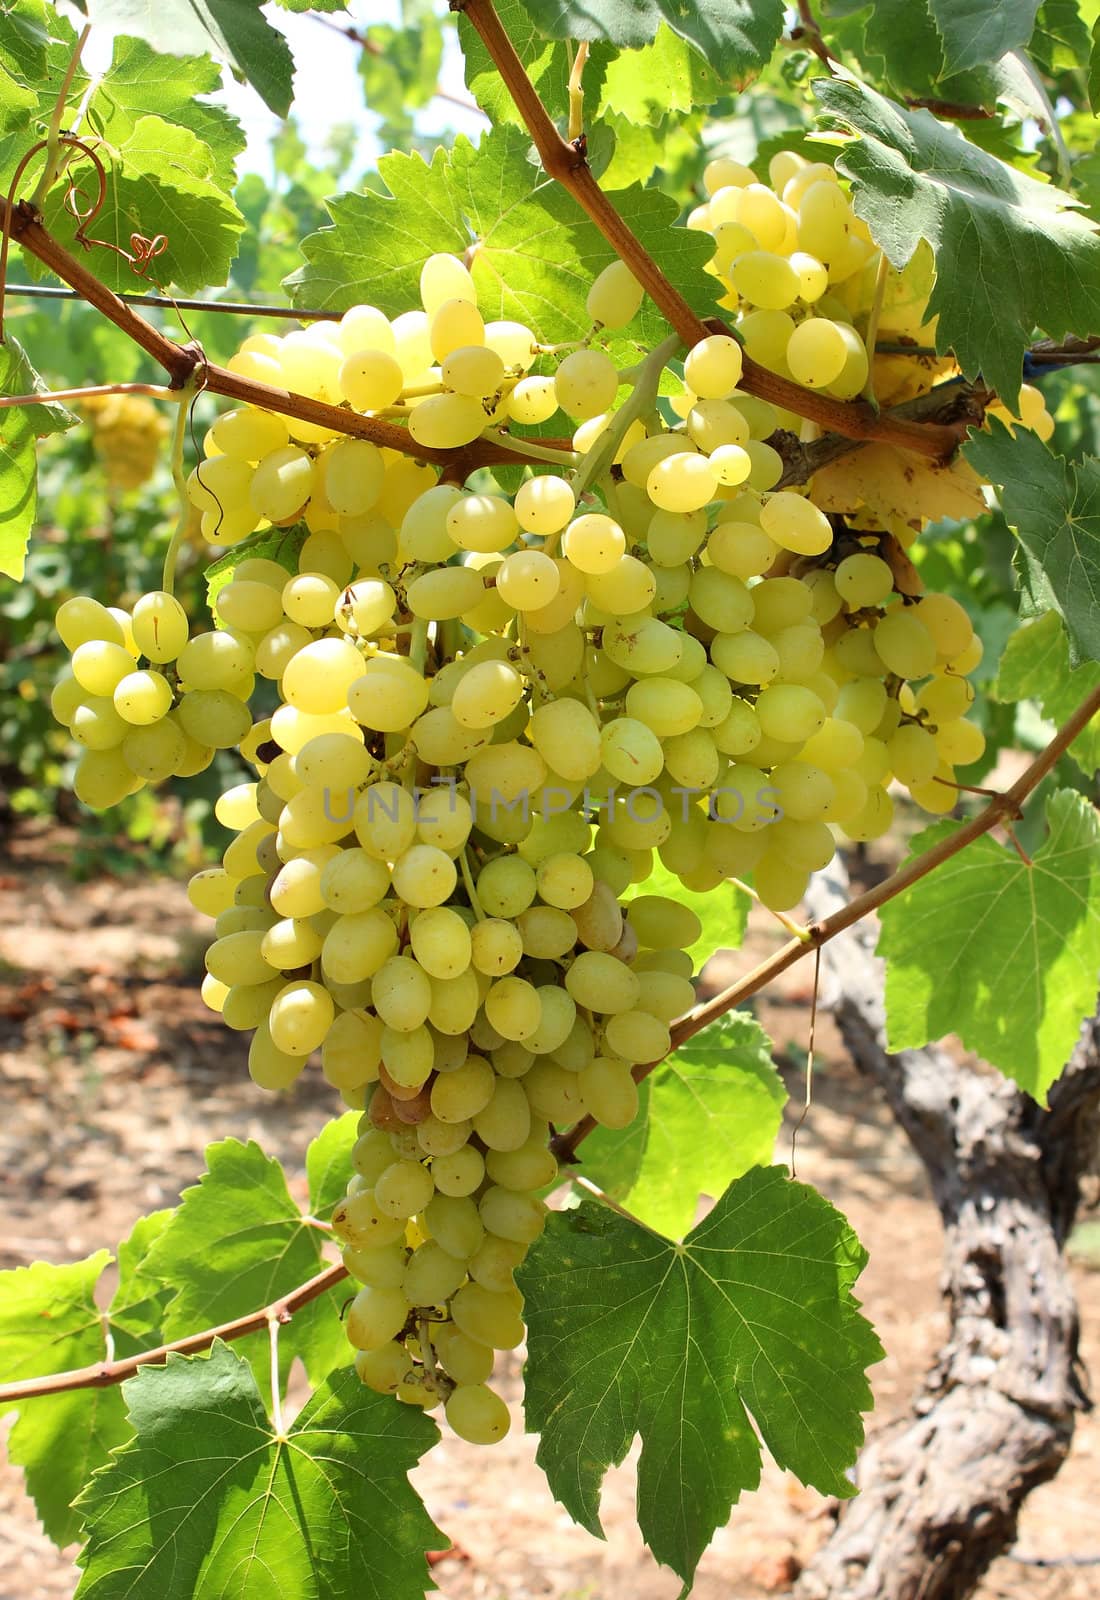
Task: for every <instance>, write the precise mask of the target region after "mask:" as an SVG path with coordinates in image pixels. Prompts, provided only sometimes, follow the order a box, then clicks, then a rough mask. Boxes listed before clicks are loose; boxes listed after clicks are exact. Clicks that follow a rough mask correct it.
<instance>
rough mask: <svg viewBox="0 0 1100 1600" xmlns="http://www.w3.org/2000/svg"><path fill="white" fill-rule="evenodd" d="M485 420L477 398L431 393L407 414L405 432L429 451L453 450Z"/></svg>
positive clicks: (473, 437) (469, 436) (469, 441)
mask: <svg viewBox="0 0 1100 1600" xmlns="http://www.w3.org/2000/svg"><path fill="white" fill-rule="evenodd" d="M470 310H473V307H472V306H471V307H470ZM488 420H489V419H488V417H487V416H486V414H485V407H484V406H483V404H482V402H481V401H480V400H475V399H472V398H471V397H470V396H469V395H465V394H433V395H429V396H428V397H427V398H426V399H425V400H421V401H418V403H417V404H416V405H415V406H414V407H413V409H412V411H411V412H410V413H409V434H410V436H411V437H412V438H413V439H415V441H416V443H417V444H422V445H425V446H426V447H427V448H428V449H429V450H454V449H457V448H458V447H459V446H461V445H464V444H469V443H471V441H472V440H474V439H476V438H477V436H478V434H479V433H480V432H481V431H482V429H483V428H484V427H485V426H486V424H487V422H488Z"/></svg>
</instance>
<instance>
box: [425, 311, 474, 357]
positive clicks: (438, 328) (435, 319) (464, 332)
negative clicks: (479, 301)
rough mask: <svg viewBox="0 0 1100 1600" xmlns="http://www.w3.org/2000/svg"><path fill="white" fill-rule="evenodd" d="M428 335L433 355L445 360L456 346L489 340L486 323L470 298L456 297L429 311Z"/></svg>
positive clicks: (457, 347) (458, 347) (456, 348)
mask: <svg viewBox="0 0 1100 1600" xmlns="http://www.w3.org/2000/svg"><path fill="white" fill-rule="evenodd" d="M428 323H429V328H428V338H429V342H430V345H431V352H432V356H433V358H434V359H435V360H436V361H443V360H445V358H446V357H447V356H449V355H450V353H451V351H452V350H458V349H460V348H461V347H462V346H463V345H477V344H484V342H485V323H484V322H483V320H482V317H481V313H480V311H478V309H477V306H476V305H475V304H474V303H473V301H471V300H469V299H462V298H458V297H452V298H451V299H449V300H444V301H442V302H441V303H440V304H439V305H437V306H436V308H435V310H434V311H431V312H429V313H428Z"/></svg>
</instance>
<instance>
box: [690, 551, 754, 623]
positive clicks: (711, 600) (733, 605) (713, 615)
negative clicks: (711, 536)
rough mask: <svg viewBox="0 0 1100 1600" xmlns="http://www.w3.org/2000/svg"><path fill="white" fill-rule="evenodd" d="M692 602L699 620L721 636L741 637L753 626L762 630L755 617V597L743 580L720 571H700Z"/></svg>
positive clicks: (708, 568)
mask: <svg viewBox="0 0 1100 1600" xmlns="http://www.w3.org/2000/svg"><path fill="white" fill-rule="evenodd" d="M761 587H762V588H763V587H764V586H763V585H762V586H761ZM757 592H759V591H757ZM688 598H689V600H690V602H691V609H692V610H693V611H694V612H695V614H696V616H697V617H699V618H700V619H701V621H703V622H705V623H706V625H707V627H708V628H714V629H716V630H717V632H719V633H738V632H740V630H741V629H742V628H747V627H748V625H749V623H750V622H753V623H754V625H755V626H757V627H759V624H758V623H756V622H755V618H754V614H753V595H752V593H750V591H749V590H748V589H747V588H746V587H745V585H744V584H743V583H742V582H741V579H740V578H733V577H731V576H730V575H729V573H728V572H720V571H719V570H718V568H717V567H700V568H699V570H698V572H696V573H694V574H693V576H692V579H691V587H690V588H689V590H688Z"/></svg>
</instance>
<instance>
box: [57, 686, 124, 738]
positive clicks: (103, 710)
mask: <svg viewBox="0 0 1100 1600" xmlns="http://www.w3.org/2000/svg"><path fill="white" fill-rule="evenodd" d="M73 681H74V683H75V681H76V680H75V679H74V680H73ZM122 682H123V683H125V682H126V679H125V678H123V679H122ZM78 689H79V686H78ZM62 720H67V721H68V724H69V732H70V733H71V734H72V736H73V738H74V739H75V740H76V741H77V743H78V744H82V745H84V746H85V748H86V749H88V750H113V749H114V748H115V747H116V746H117V745H120V744H121V743H122V741H123V739H125V737H126V735H127V733H129V731H130V726H131V725H130V723H129V722H127V721H126V719H125V718H124V717H121V716H119V714H118V711H117V709H116V708H115V704H114V701H113V700H108V699H107V698H106V697H105V696H101V695H92V696H91V697H90V698H89V699H87V700H80V701H78V702H77V704H76V705H75V707H74V708H73V711H72V714H71V716H70V717H68V718H67V719H62Z"/></svg>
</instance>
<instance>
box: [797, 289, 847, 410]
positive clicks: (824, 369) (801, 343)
mask: <svg viewBox="0 0 1100 1600" xmlns="http://www.w3.org/2000/svg"><path fill="white" fill-rule="evenodd" d="M791 265H792V266H793V262H792V263H791ZM796 270H797V269H796ZM815 281H816V280H815ZM799 288H800V291H801V282H800V284H799ZM785 359H786V363H787V366H788V367H789V369H790V374H791V377H792V378H793V379H794V381H795V382H796V383H801V384H802V385H803V386H804V387H805V388H807V389H827V388H828V387H829V385H830V384H833V383H835V382H836V381H837V379H838V378H839V377H840V375H841V373H842V372H843V371H844V364H845V362H846V361H847V359H848V345H847V342H846V341H845V339H844V336H843V334H842V333H841V330H840V328H839V327H838V326H837V324H836V323H835V322H830V321H829V319H828V317H808V318H807V319H806V321H805V322H801V323H799V325H798V327H796V328H795V330H794V332H793V333H792V334H791V336H790V338H789V339H788V341H787V348H786V352H785Z"/></svg>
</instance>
